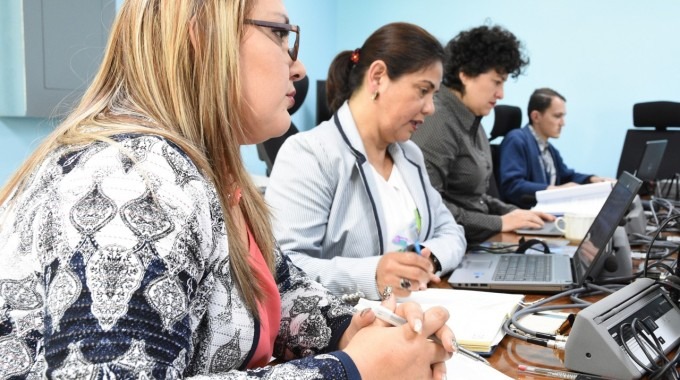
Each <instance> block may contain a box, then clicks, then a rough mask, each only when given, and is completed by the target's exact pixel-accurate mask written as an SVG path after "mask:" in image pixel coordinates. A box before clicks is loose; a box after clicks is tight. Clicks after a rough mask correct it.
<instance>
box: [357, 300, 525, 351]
mask: <svg viewBox="0 0 680 380" xmlns="http://www.w3.org/2000/svg"><path fill="white" fill-rule="evenodd" d="M523 299H524V295H523V294H508V293H495V292H480V291H473V290H460V289H427V290H424V291H420V292H413V293H411V296H410V297H408V298H399V299H398V302H406V301H412V302H417V303H419V304H420V305H421V306H422V307H423V309H425V310H427V309H429V308H430V307H432V306H435V305H437V306H442V307H444V308H445V309H446V310H448V312H449V320H448V322H447V323H446V324H447V325H448V326H449V327H450V328H451V330H453V333H454V334H456V340H457V341H458V344H460V345H462V346H463V347H465V348H467V349H468V350H472V351H475V352H478V353H482V354H484V353H491V351H492V350H493V348H494V347H495V346H496V345H497V344H498V343H499V342H500V341H501V339H503V336H504V335H505V334H504V332H503V329H502V327H503V323H504V322H505V321H506V320H507V319H508V318H509V317H510V315H511V314H512V313H513V312H514V311H515V310H517V308H518V306H519V303H520V302H521V301H522V300H523ZM372 303H378V302H377V301H368V300H365V299H361V300H359V305H358V306H359V307H361V306H370V305H371V304H372Z"/></svg>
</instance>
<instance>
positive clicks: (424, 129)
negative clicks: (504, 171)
mask: <svg viewBox="0 0 680 380" xmlns="http://www.w3.org/2000/svg"><path fill="white" fill-rule="evenodd" d="M445 52H446V58H445V61H444V75H443V81H442V83H443V85H444V86H442V91H439V92H438V93H437V94H436V95H435V99H434V101H435V109H436V112H435V113H434V115H432V116H430V117H429V118H427V119H425V123H424V124H423V125H422V126H421V127H420V128H419V129H418V131H417V132H416V133H414V134H413V136H412V137H411V139H412V140H413V141H414V142H415V143H416V144H417V145H418V146H420V148H421V149H422V151H423V154H424V156H425V163H426V166H427V171H428V173H429V175H430V181H431V183H432V185H433V186H434V187H435V188H436V189H437V190H438V191H439V193H440V194H441V195H442V198H443V200H444V203H445V204H446V206H447V207H448V209H449V210H450V211H451V213H452V214H453V216H454V217H455V219H456V221H457V222H458V223H459V224H461V225H462V226H463V227H464V228H465V237H466V238H467V240H468V244H474V243H479V242H482V241H484V240H486V239H488V238H490V237H491V236H493V235H494V234H496V233H498V232H506V231H513V230H515V229H518V228H539V227H541V226H542V225H543V220H552V219H554V217H553V216H551V215H548V214H544V213H540V212H533V211H527V210H521V209H518V208H517V207H515V206H512V205H508V204H505V203H503V202H501V201H500V200H499V199H496V198H493V197H491V196H489V195H488V194H487V189H488V187H489V179H490V177H491V175H492V172H493V167H492V161H491V148H490V146H489V141H488V139H487V138H486V134H485V133H484V129H483V128H481V125H480V121H481V119H482V117H484V116H486V115H488V114H489V113H490V112H491V110H492V109H493V107H494V106H495V105H496V102H497V101H498V100H500V99H503V95H504V90H503V86H504V84H505V81H506V80H507V79H508V77H509V76H512V77H513V78H516V77H517V76H519V75H520V74H521V73H522V69H523V68H524V67H525V66H526V65H527V64H528V63H529V59H528V57H526V56H525V55H524V54H523V52H522V46H521V43H520V41H519V40H518V39H517V38H516V37H515V36H514V35H513V34H512V33H511V32H509V31H508V30H506V29H504V28H502V27H500V26H493V27H488V26H480V27H476V28H472V29H469V30H466V31H463V32H461V33H459V34H458V35H457V36H456V37H454V38H453V39H452V40H451V41H449V43H448V44H447V45H446V48H445Z"/></svg>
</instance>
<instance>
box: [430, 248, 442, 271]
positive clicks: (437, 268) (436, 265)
mask: <svg viewBox="0 0 680 380" xmlns="http://www.w3.org/2000/svg"><path fill="white" fill-rule="evenodd" d="M430 261H432V266H434V273H437V272H439V271H441V270H442V263H440V262H439V259H438V258H437V256H435V255H434V254H433V253H430Z"/></svg>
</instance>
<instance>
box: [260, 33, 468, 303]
mask: <svg viewBox="0 0 680 380" xmlns="http://www.w3.org/2000/svg"><path fill="white" fill-rule="evenodd" d="M443 56H444V50H443V48H442V46H441V44H440V43H439V42H438V41H437V39H436V38H435V37H433V36H432V35H431V34H430V33H428V32H427V31H425V30H424V29H422V28H420V27H418V26H416V25H413V24H408V23H392V24H388V25H385V26H383V27H381V28H379V29H378V30H376V31H375V32H374V33H373V34H371V36H369V37H368V38H367V39H366V41H365V42H364V44H363V46H361V47H360V48H358V49H356V50H347V51H344V52H341V53H339V54H338V55H337V56H336V57H335V59H334V60H333V62H332V63H331V66H330V68H329V71H328V80H327V90H328V91H327V93H328V97H327V98H328V100H329V103H330V109H331V110H332V111H333V112H334V113H335V114H334V115H333V117H332V118H331V119H330V120H328V121H326V122H323V123H321V124H320V125H319V126H317V127H315V128H313V129H311V130H309V131H306V132H302V133H298V134H296V135H294V136H292V137H290V138H288V139H287V140H286V142H285V143H284V144H283V146H282V147H281V149H280V150H279V153H278V154H277V156H276V162H275V163H274V167H273V169H272V173H271V176H270V180H269V185H268V187H267V192H266V195H265V198H266V200H267V202H268V203H269V204H270V205H271V207H272V213H273V225H274V234H275V236H276V238H277V240H278V242H279V244H281V248H282V250H283V251H284V252H286V253H287V254H288V255H289V256H290V257H291V259H292V260H293V262H294V263H295V264H296V265H298V266H299V267H300V268H301V269H302V270H304V271H305V273H307V274H308V275H309V276H310V277H312V278H314V279H316V280H317V281H319V282H321V283H322V284H324V285H325V286H326V287H327V288H328V289H330V290H331V291H333V292H334V293H335V294H336V295H340V296H342V297H344V298H345V299H347V300H355V299H357V298H358V297H365V298H370V299H375V300H377V299H380V298H384V295H385V289H393V291H394V292H395V293H396V294H397V295H398V296H407V295H408V294H410V292H412V291H418V290H423V289H426V288H427V284H428V283H430V282H439V281H440V278H439V275H440V274H442V273H446V272H450V271H452V270H453V269H454V268H455V267H456V266H457V265H458V263H459V262H460V259H461V257H462V256H463V254H464V253H465V248H466V243H465V238H464V234H463V229H462V228H461V227H460V226H459V225H458V224H456V222H455V221H454V219H453V217H452V216H451V213H450V212H449V211H448V210H447V209H446V207H445V206H444V204H443V203H442V199H441V197H440V196H439V194H438V193H437V192H436V191H435V190H434V188H433V187H432V186H431V185H430V181H429V178H428V176H427V171H426V168H425V164H424V161H423V155H422V153H421V152H420V150H419V149H418V147H417V146H416V145H415V144H414V143H412V142H410V141H409V138H410V137H411V134H412V133H413V132H414V131H415V130H416V129H418V127H419V126H420V125H421V124H422V123H423V121H424V120H425V119H426V117H427V116H428V115H430V114H432V113H433V112H434V103H433V95H434V94H435V92H437V90H438V89H439V83H440V82H441V79H442V59H443Z"/></svg>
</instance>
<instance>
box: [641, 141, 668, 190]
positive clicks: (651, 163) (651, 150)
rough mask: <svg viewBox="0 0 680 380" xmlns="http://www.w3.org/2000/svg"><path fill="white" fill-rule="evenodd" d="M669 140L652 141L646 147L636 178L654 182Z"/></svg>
mask: <svg viewBox="0 0 680 380" xmlns="http://www.w3.org/2000/svg"><path fill="white" fill-rule="evenodd" d="M667 144H668V140H650V141H647V144H646V145H645V151H644V152H643V153H642V159H640V165H638V169H637V172H636V173H635V176H636V177H638V178H640V179H641V180H643V181H654V180H655V179H656V174H657V173H658V172H659V166H661V160H662V159H663V154H664V152H665V151H666V145H667Z"/></svg>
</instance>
